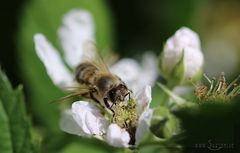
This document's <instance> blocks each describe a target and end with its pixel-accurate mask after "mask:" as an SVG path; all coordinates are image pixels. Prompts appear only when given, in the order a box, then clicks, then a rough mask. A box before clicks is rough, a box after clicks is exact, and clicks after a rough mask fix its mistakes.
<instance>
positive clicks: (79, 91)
mask: <svg viewBox="0 0 240 153" xmlns="http://www.w3.org/2000/svg"><path fill="white" fill-rule="evenodd" d="M66 89H67V90H68V91H69V92H70V93H69V94H68V95H67V96H64V97H62V98H60V99H57V100H54V101H53V102H65V101H68V100H70V99H72V98H75V97H77V96H80V97H81V96H82V95H83V94H88V93H89V92H90V88H87V87H67V88H66Z"/></svg>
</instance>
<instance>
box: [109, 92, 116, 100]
mask: <svg viewBox="0 0 240 153" xmlns="http://www.w3.org/2000/svg"><path fill="white" fill-rule="evenodd" d="M114 95H115V92H114V91H110V92H109V98H110V100H111V101H114V97H115V96H114Z"/></svg>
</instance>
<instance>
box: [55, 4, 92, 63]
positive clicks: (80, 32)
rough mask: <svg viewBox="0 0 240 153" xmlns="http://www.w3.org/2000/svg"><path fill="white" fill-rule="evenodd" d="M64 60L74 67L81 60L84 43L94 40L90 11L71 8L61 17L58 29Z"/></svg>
mask: <svg viewBox="0 0 240 153" xmlns="http://www.w3.org/2000/svg"><path fill="white" fill-rule="evenodd" d="M58 34H59V37H60V41H61V44H62V48H63V50H64V54H65V58H66V61H67V62H68V64H69V65H70V66H72V68H75V67H76V66H78V65H79V63H81V61H82V57H83V54H84V53H83V50H84V43H85V42H86V41H94V34H95V27H94V23H93V19H92V15H91V14H90V12H88V11H86V10H77V9H74V10H71V11H69V12H68V13H67V14H66V15H65V16H64V18H63V25H62V26H61V28H60V29H59V31H58Z"/></svg>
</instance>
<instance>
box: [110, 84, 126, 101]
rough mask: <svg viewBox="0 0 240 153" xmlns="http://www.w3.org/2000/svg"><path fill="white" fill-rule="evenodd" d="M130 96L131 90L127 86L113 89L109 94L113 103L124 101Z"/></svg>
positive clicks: (122, 85) (123, 85) (121, 85)
mask: <svg viewBox="0 0 240 153" xmlns="http://www.w3.org/2000/svg"><path fill="white" fill-rule="evenodd" d="M128 94H129V89H128V88H127V86H126V85H125V84H122V83H121V84H119V85H118V86H116V87H114V88H112V89H111V90H110V91H109V92H108V98H109V99H110V101H111V102H113V103H116V102H117V101H124V99H125V97H126V96H127V95H128Z"/></svg>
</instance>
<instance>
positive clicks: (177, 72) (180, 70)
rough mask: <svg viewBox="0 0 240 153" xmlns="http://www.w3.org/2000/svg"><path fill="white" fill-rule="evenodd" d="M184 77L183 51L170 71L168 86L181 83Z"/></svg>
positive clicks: (171, 86)
mask: <svg viewBox="0 0 240 153" xmlns="http://www.w3.org/2000/svg"><path fill="white" fill-rule="evenodd" d="M184 79H185V65H184V51H183V52H182V54H181V58H180V60H179V61H178V63H177V64H176V65H175V66H174V68H173V69H172V71H171V72H170V75H169V79H167V81H168V87H170V88H173V87H175V86H177V85H181V84H183V81H184Z"/></svg>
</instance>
